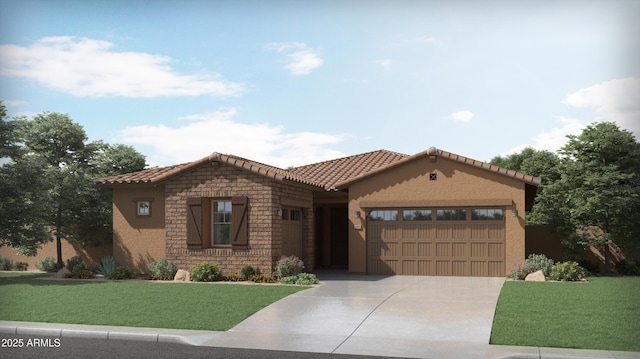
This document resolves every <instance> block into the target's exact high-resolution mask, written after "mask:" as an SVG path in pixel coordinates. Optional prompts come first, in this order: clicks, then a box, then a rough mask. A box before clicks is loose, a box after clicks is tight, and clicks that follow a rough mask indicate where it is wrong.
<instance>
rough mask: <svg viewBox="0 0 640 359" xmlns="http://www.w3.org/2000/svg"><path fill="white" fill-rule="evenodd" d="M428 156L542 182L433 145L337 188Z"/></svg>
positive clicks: (536, 178)
mask: <svg viewBox="0 0 640 359" xmlns="http://www.w3.org/2000/svg"><path fill="white" fill-rule="evenodd" d="M427 156H429V157H432V156H435V157H443V158H447V159H450V160H453V161H457V162H460V163H463V164H466V165H469V166H474V167H478V168H481V169H484V170H487V171H491V172H495V173H498V174H501V175H504V176H508V177H513V178H516V179H519V180H521V181H523V182H525V183H527V184H530V185H533V186H538V185H539V184H540V178H538V177H533V176H529V175H526V174H524V173H520V172H516V171H514V170H509V169H506V168H504V167H499V166H496V165H492V164H489V163H486V162H482V161H478V160H474V159H472V158H468V157H464V156H460V155H457V154H455V153H451V152H447V151H443V150H439V149H437V148H435V147H431V148H429V149H428V150H426V151H422V152H420V153H416V154H415V155H412V156H407V157H405V158H403V159H401V160H398V161H395V162H392V163H389V164H387V165H386V166H381V167H378V168H376V169H375V170H372V171H369V172H365V173H362V174H360V175H358V176H355V177H351V178H348V179H346V180H344V181H342V182H339V183H336V184H335V187H336V188H337V189H343V188H346V187H348V186H349V185H351V184H353V183H355V182H358V181H360V180H363V179H365V178H367V177H370V176H373V175H375V174H378V173H380V172H383V171H387V170H390V169H392V168H395V167H397V166H400V165H402V164H404V163H407V162H410V161H414V160H416V159H418V158H423V157H427Z"/></svg>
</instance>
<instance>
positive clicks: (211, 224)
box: [187, 196, 249, 248]
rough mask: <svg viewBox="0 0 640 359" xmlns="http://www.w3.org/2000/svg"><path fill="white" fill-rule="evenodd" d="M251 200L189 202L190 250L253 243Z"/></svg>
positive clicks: (233, 199) (233, 198)
mask: <svg viewBox="0 0 640 359" xmlns="http://www.w3.org/2000/svg"><path fill="white" fill-rule="evenodd" d="M248 223H249V220H248V198H247V197H245V196H242V197H232V198H231V200H229V199H215V198H203V197H196V198H189V199H187V247H189V248H208V247H211V246H219V245H223V246H224V245H232V246H246V245H247V244H248V242H249V226H248Z"/></svg>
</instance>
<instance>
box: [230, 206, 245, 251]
mask: <svg viewBox="0 0 640 359" xmlns="http://www.w3.org/2000/svg"><path fill="white" fill-rule="evenodd" d="M247 203H248V198H247V197H244V196H243V197H233V198H231V244H232V245H234V246H244V245H247V243H248V241H249V226H248V218H247V217H248V212H249V211H248V209H249V208H248V207H249V206H248V205H247Z"/></svg>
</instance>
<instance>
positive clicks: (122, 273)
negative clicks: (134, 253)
mask: <svg viewBox="0 0 640 359" xmlns="http://www.w3.org/2000/svg"><path fill="white" fill-rule="evenodd" d="M135 277H136V273H135V272H134V271H133V269H131V268H128V267H115V268H113V270H111V272H109V274H108V275H107V278H109V279H115V280H119V279H134V278H135Z"/></svg>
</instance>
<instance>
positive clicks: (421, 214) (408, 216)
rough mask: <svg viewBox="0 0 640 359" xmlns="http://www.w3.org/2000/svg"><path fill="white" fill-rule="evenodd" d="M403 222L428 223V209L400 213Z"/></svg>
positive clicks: (429, 213)
mask: <svg viewBox="0 0 640 359" xmlns="http://www.w3.org/2000/svg"><path fill="white" fill-rule="evenodd" d="M402 219H403V220H404V221H430V220H431V210H430V209H405V210H403V211H402Z"/></svg>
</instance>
